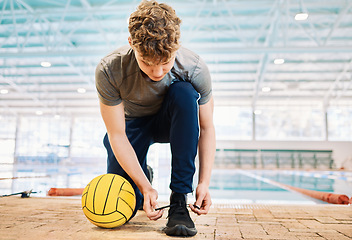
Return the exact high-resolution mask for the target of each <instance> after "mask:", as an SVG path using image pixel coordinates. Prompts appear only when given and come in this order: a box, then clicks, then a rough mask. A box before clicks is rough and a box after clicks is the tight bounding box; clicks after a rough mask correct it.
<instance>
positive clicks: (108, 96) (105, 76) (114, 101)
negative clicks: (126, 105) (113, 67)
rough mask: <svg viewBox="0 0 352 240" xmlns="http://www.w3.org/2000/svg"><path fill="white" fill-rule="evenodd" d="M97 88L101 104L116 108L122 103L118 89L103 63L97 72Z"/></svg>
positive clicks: (97, 68) (99, 65)
mask: <svg viewBox="0 0 352 240" xmlns="http://www.w3.org/2000/svg"><path fill="white" fill-rule="evenodd" d="M95 86H96V89H97V93H98V97H99V100H100V102H102V103H103V104H105V105H108V106H115V105H118V104H120V103H121V102H122V100H121V97H120V93H119V90H118V87H117V86H116V83H115V82H114V79H113V77H112V76H111V75H110V74H109V73H108V70H107V67H105V66H104V62H103V61H101V62H100V63H99V64H98V66H97V67H96V70H95Z"/></svg>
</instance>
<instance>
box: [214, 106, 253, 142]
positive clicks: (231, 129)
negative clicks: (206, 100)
mask: <svg viewBox="0 0 352 240" xmlns="http://www.w3.org/2000/svg"><path fill="white" fill-rule="evenodd" d="M214 125H215V129H216V139H217V140H251V139H252V110H251V108H239V107H225V106H216V107H215V109H214Z"/></svg>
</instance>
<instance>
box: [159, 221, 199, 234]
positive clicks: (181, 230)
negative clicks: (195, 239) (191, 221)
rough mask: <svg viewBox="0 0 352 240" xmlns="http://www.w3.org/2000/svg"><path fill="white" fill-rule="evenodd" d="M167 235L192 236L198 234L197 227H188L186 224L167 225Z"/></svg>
mask: <svg viewBox="0 0 352 240" xmlns="http://www.w3.org/2000/svg"><path fill="white" fill-rule="evenodd" d="M164 232H165V233H166V235H169V236H184V237H187V236H188V237H192V236H194V235H196V234H197V229H196V228H188V227H186V226H185V225H179V224H178V225H175V226H173V227H166V228H165V229H164Z"/></svg>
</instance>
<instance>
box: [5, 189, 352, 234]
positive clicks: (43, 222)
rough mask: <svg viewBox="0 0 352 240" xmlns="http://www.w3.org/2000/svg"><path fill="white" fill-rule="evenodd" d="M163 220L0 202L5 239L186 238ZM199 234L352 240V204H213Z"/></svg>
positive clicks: (70, 205) (76, 206) (69, 203)
mask: <svg viewBox="0 0 352 240" xmlns="http://www.w3.org/2000/svg"><path fill="white" fill-rule="evenodd" d="M166 216H167V212H165V213H164V216H163V217H162V219H160V220H158V221H156V222H154V221H150V220H148V218H147V217H146V215H145V213H144V212H143V211H139V212H138V213H137V215H136V217H135V218H133V219H132V220H131V221H130V222H129V223H127V224H125V225H123V226H121V227H119V228H115V229H102V228H99V227H96V226H94V225H93V224H91V223H90V222H89V221H88V220H87V219H86V217H85V216H84V214H83V212H82V210H81V200H80V199H79V198H50V197H48V198H38V197H30V198H20V197H19V196H11V197H3V198H0V220H1V221H0V239H6V240H10V239H26V240H30V239H35V240H39V239H104V240H105V239H144V240H146V239H154V240H155V239H185V238H177V237H169V236H166V235H165V234H164V233H163V231H162V230H163V227H164V226H165V224H166V221H167V219H166ZM191 216H192V218H193V219H194V221H195V224H196V227H197V229H198V234H197V235H196V236H195V237H192V238H190V239H217V240H220V239H228V240H229V239H231V240H232V239H234V240H235V239H253V240H255V239H282V240H283V239H285V240H286V239H305V240H306V239H328V240H344V239H352V206H351V205H331V204H329V205H328V204H323V205H319V204H317V205H259V204H237V205H216V204H215V205H214V206H213V207H212V208H211V210H210V212H209V213H208V214H207V215H205V216H196V215H195V214H193V213H191Z"/></svg>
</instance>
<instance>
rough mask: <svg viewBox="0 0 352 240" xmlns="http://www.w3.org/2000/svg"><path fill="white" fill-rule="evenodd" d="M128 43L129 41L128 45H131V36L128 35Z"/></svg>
mask: <svg viewBox="0 0 352 240" xmlns="http://www.w3.org/2000/svg"><path fill="white" fill-rule="evenodd" d="M128 43H129V44H130V46H131V47H132V38H131V36H128Z"/></svg>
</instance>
